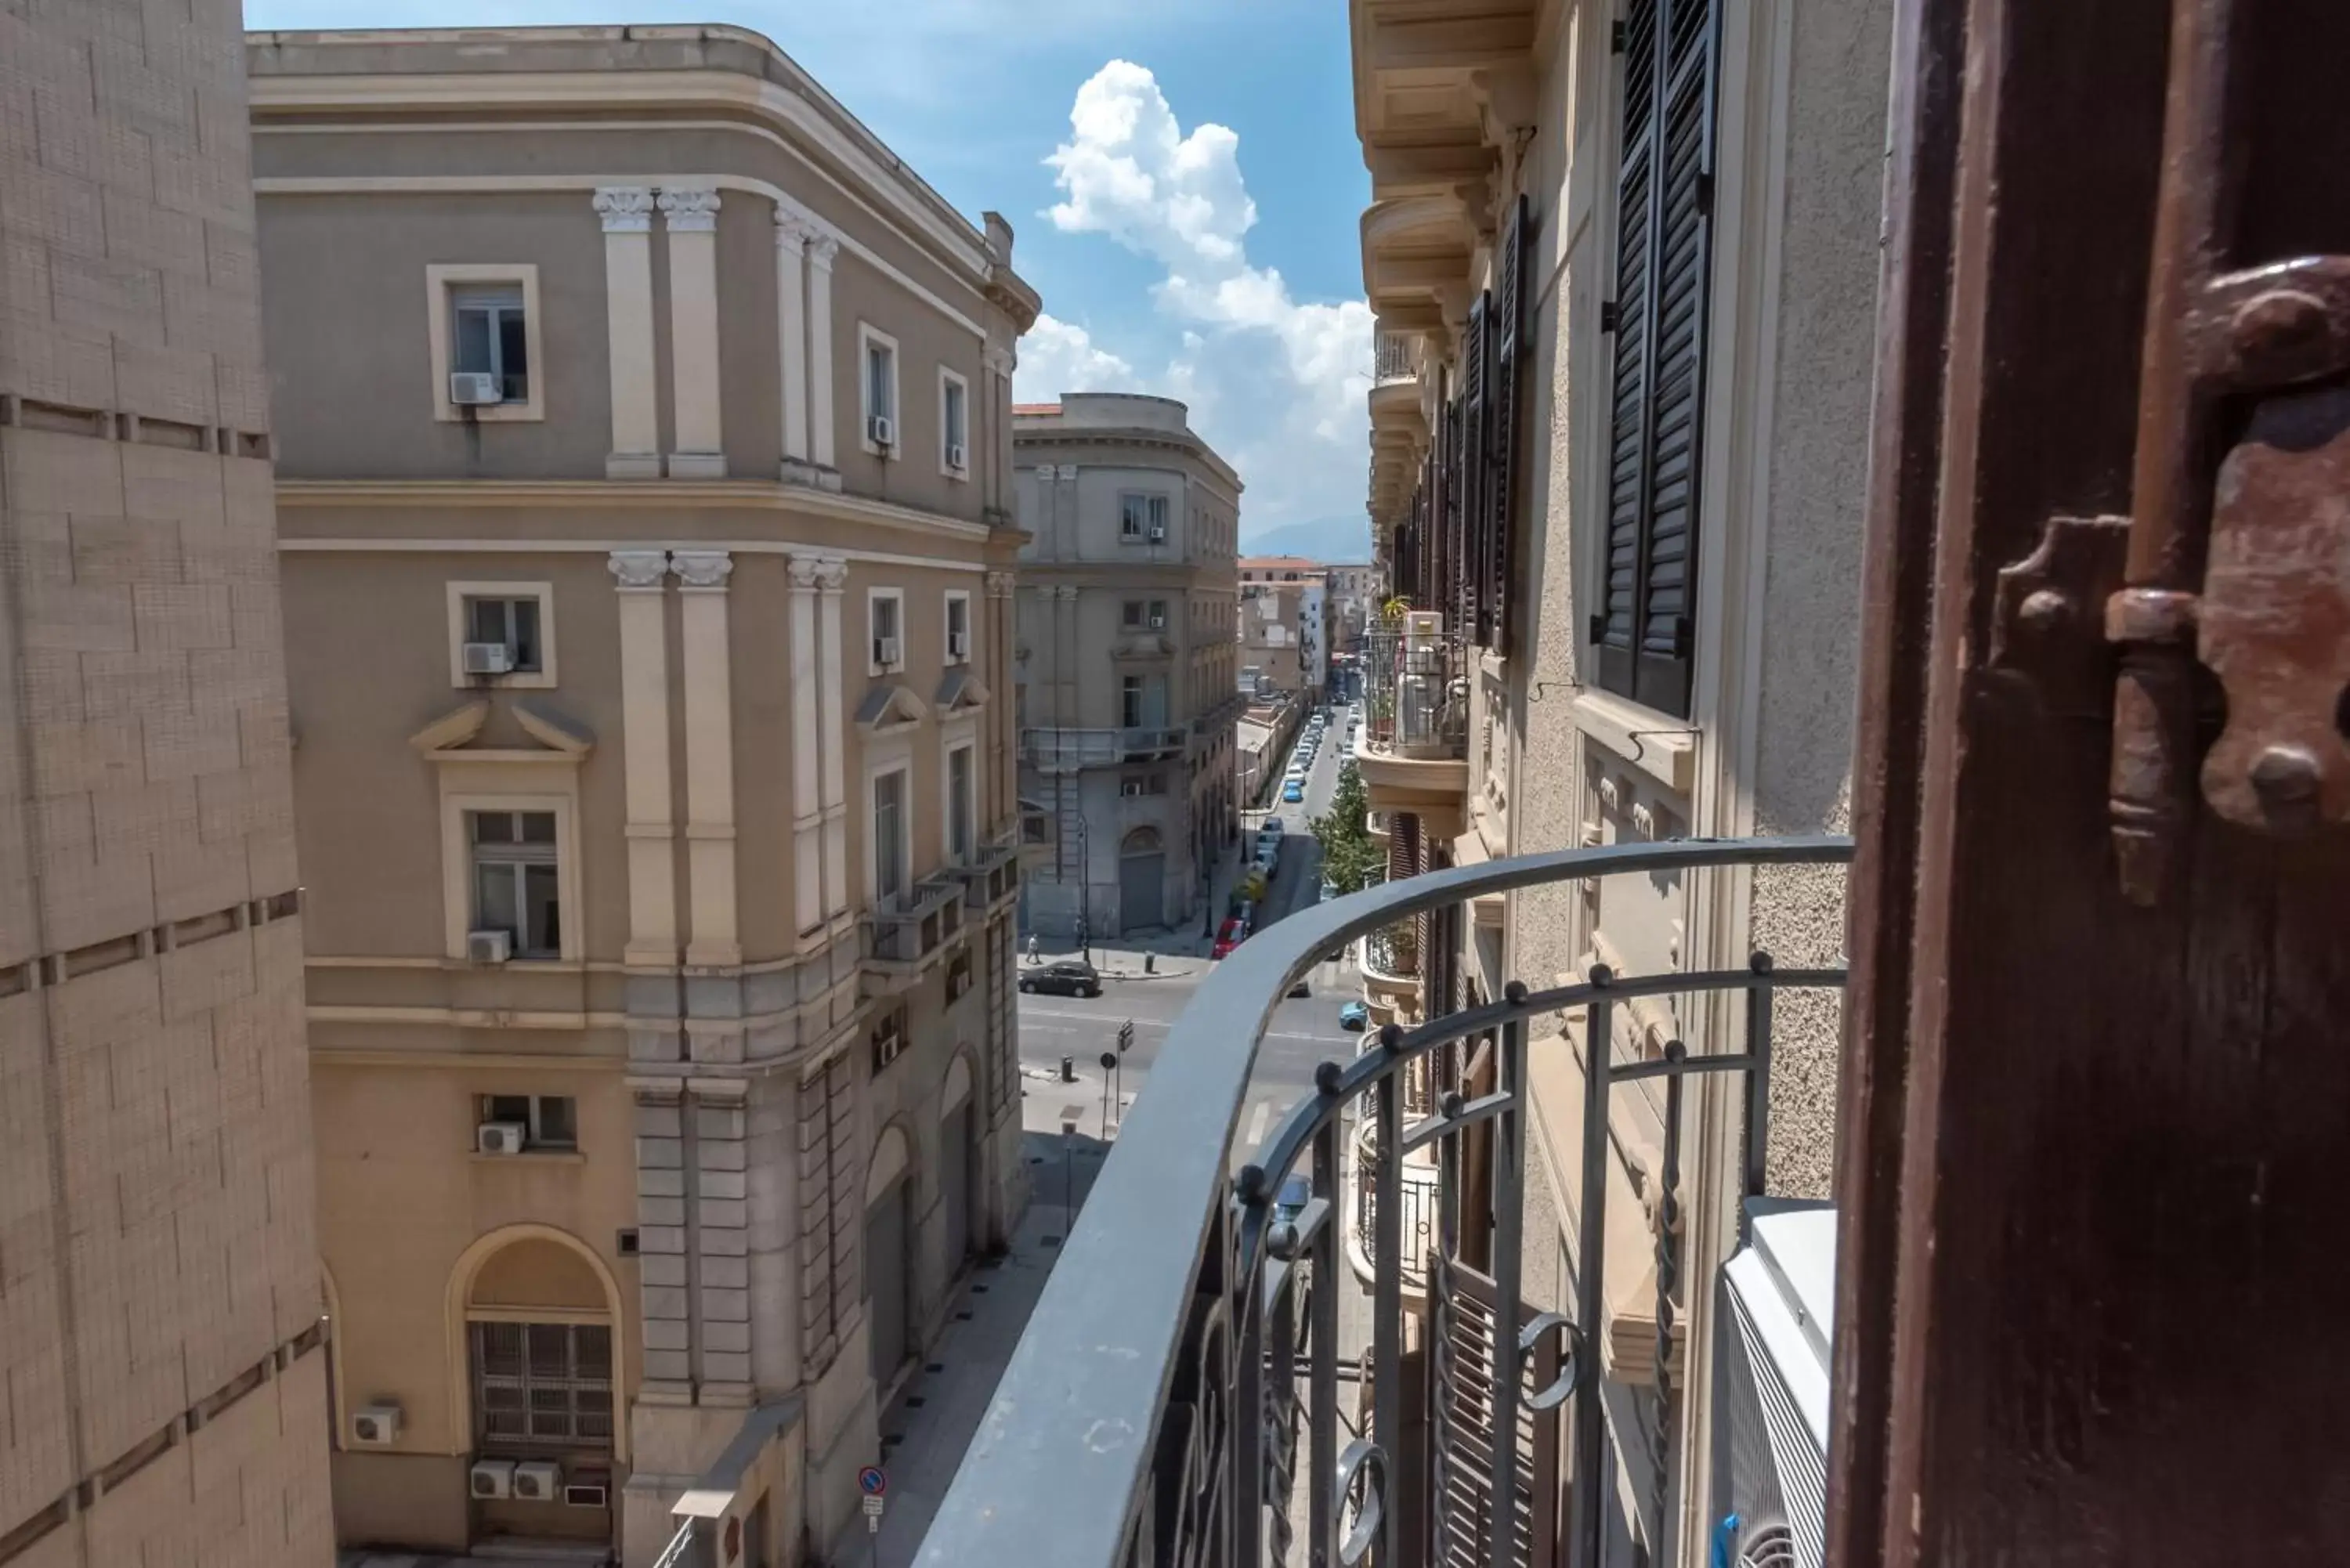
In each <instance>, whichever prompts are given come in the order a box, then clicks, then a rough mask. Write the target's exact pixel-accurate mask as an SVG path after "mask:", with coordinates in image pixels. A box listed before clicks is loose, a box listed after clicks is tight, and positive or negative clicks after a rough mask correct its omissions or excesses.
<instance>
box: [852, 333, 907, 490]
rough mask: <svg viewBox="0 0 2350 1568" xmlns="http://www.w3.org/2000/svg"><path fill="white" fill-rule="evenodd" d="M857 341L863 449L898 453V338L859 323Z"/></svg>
mask: <svg viewBox="0 0 2350 1568" xmlns="http://www.w3.org/2000/svg"><path fill="white" fill-rule="evenodd" d="M857 341H858V346H859V348H860V350H861V353H860V356H859V357H860V358H861V359H862V360H863V368H862V371H861V373H860V377H859V380H860V385H861V388H862V391H863V398H864V410H865V431H864V434H865V450H866V451H867V452H871V453H873V454H874V455H875V456H877V457H895V456H897V455H898V443H899V434H898V340H897V339H896V338H894V337H890V336H889V334H888V333H886V332H876V331H875V330H874V329H873V328H871V327H867V326H863V325H861V324H860V325H859V326H858V328H857Z"/></svg>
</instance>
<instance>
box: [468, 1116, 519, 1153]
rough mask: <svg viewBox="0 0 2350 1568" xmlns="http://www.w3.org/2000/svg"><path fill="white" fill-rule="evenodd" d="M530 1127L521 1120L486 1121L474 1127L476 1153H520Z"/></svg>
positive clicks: (474, 1148)
mask: <svg viewBox="0 0 2350 1568" xmlns="http://www.w3.org/2000/svg"><path fill="white" fill-rule="evenodd" d="M529 1136H530V1128H528V1127H525V1126H524V1125H523V1124H522V1123H520V1122H484V1123H483V1124H482V1125H481V1126H479V1127H475V1128H474V1129H473V1151H474V1152H475V1153H476V1154H520V1153H521V1152H522V1143H523V1139H525V1138H526V1137H529Z"/></svg>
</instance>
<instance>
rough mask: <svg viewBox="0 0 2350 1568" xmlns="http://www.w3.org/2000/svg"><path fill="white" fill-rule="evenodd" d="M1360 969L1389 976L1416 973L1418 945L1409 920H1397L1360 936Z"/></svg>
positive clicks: (1400, 977)
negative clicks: (1361, 943)
mask: <svg viewBox="0 0 2350 1568" xmlns="http://www.w3.org/2000/svg"><path fill="white" fill-rule="evenodd" d="M1363 969H1364V971H1366V972H1367V973H1375V974H1378V975H1379V976H1382V977H1384V978H1387V979H1390V980H1412V979H1415V978H1417V977H1418V976H1419V946H1418V944H1417V939H1416V938H1415V936H1414V935H1413V929H1412V926H1411V923H1410V922H1409V921H1408V920H1399V921H1397V922H1396V923H1395V924H1394V925H1392V926H1384V927H1381V928H1380V929H1378V930H1376V931H1370V932H1367V933H1366V934H1365V935H1364V937H1363Z"/></svg>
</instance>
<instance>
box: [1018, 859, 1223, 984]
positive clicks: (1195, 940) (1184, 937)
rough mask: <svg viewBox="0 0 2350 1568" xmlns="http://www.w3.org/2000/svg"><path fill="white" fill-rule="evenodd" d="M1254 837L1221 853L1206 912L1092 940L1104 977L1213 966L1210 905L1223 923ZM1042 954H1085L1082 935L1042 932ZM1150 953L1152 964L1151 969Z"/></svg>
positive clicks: (1024, 951) (1024, 961) (1023, 958)
mask: <svg viewBox="0 0 2350 1568" xmlns="http://www.w3.org/2000/svg"><path fill="white" fill-rule="evenodd" d="M1248 842H1249V841H1248V838H1247V836H1243V838H1242V841H1241V842H1240V843H1238V844H1235V845H1233V846H1231V847H1229V848H1227V849H1225V850H1224V851H1223V852H1222V854H1221V855H1219V856H1218V857H1217V859H1216V865H1215V869H1214V870H1213V871H1212V872H1211V873H1210V875H1209V878H1208V899H1207V903H1206V905H1205V906H1204V909H1203V910H1202V912H1201V914H1199V915H1198V916H1195V917H1194V918H1193V919H1190V920H1186V921H1185V922H1184V923H1183V924H1182V925H1180V926H1170V927H1167V928H1165V929H1159V930H1155V931H1134V932H1130V933H1128V934H1127V935H1123V936H1118V937H1113V938H1110V939H1108V940H1095V941H1093V942H1090V943H1088V944H1087V949H1086V951H1090V953H1091V954H1092V957H1093V964H1094V967H1095V968H1096V969H1097V970H1099V971H1101V975H1102V978H1103V979H1104V980H1161V979H1168V978H1171V977H1175V976H1183V975H1201V974H1205V973H1206V972H1207V971H1208V952H1209V950H1210V949H1211V948H1212V947H1213V946H1214V945H1215V935H1214V927H1213V926H1211V925H1210V923H1209V919H1208V915H1207V913H1206V911H1207V910H1213V911H1214V912H1215V919H1216V921H1217V922H1219V923H1221V922H1222V919H1223V912H1224V909H1225V907H1226V906H1227V905H1228V904H1230V903H1231V902H1232V889H1233V888H1236V887H1238V886H1239V885H1240V879H1241V873H1242V872H1243V870H1245V869H1246V865H1245V862H1244V861H1243V851H1244V850H1245V849H1246V848H1247V846H1248ZM1036 952H1037V956H1038V957H1039V958H1040V959H1042V960H1043V961H1045V962H1046V963H1050V962H1052V961H1054V960H1055V959H1065V958H1081V957H1084V956H1085V952H1084V951H1080V950H1079V949H1078V947H1077V944H1076V940H1074V939H1072V938H1069V937H1056V936H1046V935H1039V936H1038V937H1037V939H1036ZM1146 956H1147V957H1148V958H1149V960H1150V963H1151V967H1150V968H1149V970H1145V968H1144V967H1143V961H1144V959H1145V958H1146ZM1170 960H1171V962H1170ZM1027 966H1028V939H1027V938H1026V937H1025V936H1024V937H1022V938H1021V939H1020V965H1019V967H1021V968H1023V969H1025V968H1026V967H1027Z"/></svg>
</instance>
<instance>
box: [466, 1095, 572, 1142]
mask: <svg viewBox="0 0 2350 1568" xmlns="http://www.w3.org/2000/svg"><path fill="white" fill-rule="evenodd" d="M481 1111H482V1120H484V1122H506V1123H510V1124H512V1125H513V1126H515V1127H520V1128H522V1129H523V1135H522V1146H523V1147H525V1148H544V1149H574V1148H577V1147H579V1106H578V1102H577V1101H576V1100H574V1099H573V1098H572V1097H571V1096H568V1095H484V1096H482V1097H481Z"/></svg>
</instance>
